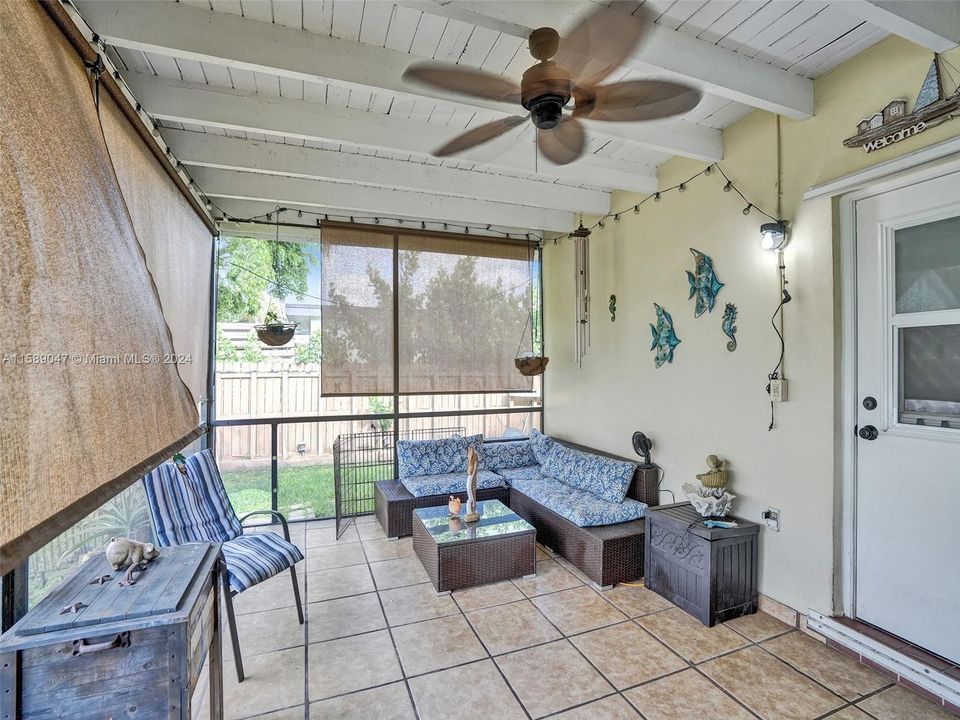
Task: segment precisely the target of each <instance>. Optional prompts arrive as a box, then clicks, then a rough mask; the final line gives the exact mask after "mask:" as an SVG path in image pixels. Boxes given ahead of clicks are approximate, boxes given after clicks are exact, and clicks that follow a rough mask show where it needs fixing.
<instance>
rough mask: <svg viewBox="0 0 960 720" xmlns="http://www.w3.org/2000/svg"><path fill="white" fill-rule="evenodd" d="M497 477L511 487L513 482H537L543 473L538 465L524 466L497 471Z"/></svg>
mask: <svg viewBox="0 0 960 720" xmlns="http://www.w3.org/2000/svg"><path fill="white" fill-rule="evenodd" d="M497 475H500V476H501V477H502V478H504V479H505V480H506V481H507V485H509V486H510V487H513V481H514V480H539V479H540V478H542V477H543V471H542V470H541V469H540V466H539V465H526V466H524V467H518V468H503V469H502V470H497Z"/></svg>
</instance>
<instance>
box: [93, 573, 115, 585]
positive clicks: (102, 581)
mask: <svg viewBox="0 0 960 720" xmlns="http://www.w3.org/2000/svg"><path fill="white" fill-rule="evenodd" d="M112 579H113V575H101V576H100V577H95V578H94V579H93V580H91V581H90V583H89V584H90V585H106V584H107V583H108V582H110V581H111V580H112Z"/></svg>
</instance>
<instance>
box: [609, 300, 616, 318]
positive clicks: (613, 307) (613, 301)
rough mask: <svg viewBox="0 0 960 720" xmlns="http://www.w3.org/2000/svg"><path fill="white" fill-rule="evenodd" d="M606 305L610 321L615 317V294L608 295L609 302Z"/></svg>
mask: <svg viewBox="0 0 960 720" xmlns="http://www.w3.org/2000/svg"><path fill="white" fill-rule="evenodd" d="M608 307H609V308H610V322H614V321H615V320H616V319H617V296H616V295H611V296H610V304H609V305H608Z"/></svg>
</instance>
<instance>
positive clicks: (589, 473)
mask: <svg viewBox="0 0 960 720" xmlns="http://www.w3.org/2000/svg"><path fill="white" fill-rule="evenodd" d="M636 469H637V464H636V463H632V462H629V461H628V460H614V459H613V458H607V457H603V456H601V455H594V454H593V453H586V452H582V451H580V450H574V449H572V448H568V447H566V446H564V445H561V444H560V443H554V447H553V449H552V450H551V451H550V453H549V455H548V456H547V459H546V462H545V463H543V473H544V475H548V476H550V477H552V478H555V479H557V480H559V481H560V482H564V483H566V484H567V485H572V486H574V487H576V488H579V489H581V490H585V491H586V492H588V493H590V494H591V495H594V496H596V497H598V498H600V499H601V500H608V501H609V502H616V503H618V502H622V501H623V499H624V498H625V497H626V496H627V490H629V489H630V481H631V480H632V479H633V473H634V471H635V470H636Z"/></svg>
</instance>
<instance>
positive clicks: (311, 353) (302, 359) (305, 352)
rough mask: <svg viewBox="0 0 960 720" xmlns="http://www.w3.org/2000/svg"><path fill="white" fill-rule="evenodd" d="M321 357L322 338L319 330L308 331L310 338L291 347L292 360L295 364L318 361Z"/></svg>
mask: <svg viewBox="0 0 960 720" xmlns="http://www.w3.org/2000/svg"><path fill="white" fill-rule="evenodd" d="M322 357H323V351H322V338H321V333H320V331H319V330H314V331H313V332H312V333H310V339H309V340H307V342H306V343H303V344H302V345H296V346H295V347H294V349H293V361H294V362H295V363H296V364H297V365H305V364H306V363H318V362H320V360H321V358H322Z"/></svg>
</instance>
